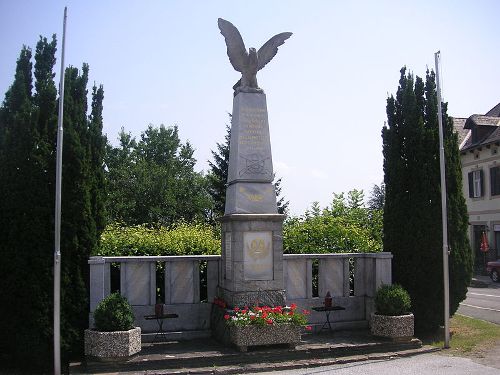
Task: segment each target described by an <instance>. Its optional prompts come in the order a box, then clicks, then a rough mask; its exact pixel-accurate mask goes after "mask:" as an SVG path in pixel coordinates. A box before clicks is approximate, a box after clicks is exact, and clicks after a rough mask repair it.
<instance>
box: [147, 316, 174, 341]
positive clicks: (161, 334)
mask: <svg viewBox="0 0 500 375" xmlns="http://www.w3.org/2000/svg"><path fill="white" fill-rule="evenodd" d="M178 317H179V315H177V314H161V315H156V314H153V315H144V319H146V320H154V319H156V321H157V322H158V331H157V332H156V335H155V337H154V338H153V341H152V342H153V343H154V342H155V341H156V339H157V338H159V337H163V339H164V340H165V339H166V338H167V335H166V331H165V330H164V329H163V321H164V320H165V319H173V318H178Z"/></svg>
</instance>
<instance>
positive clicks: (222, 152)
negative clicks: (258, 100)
mask: <svg viewBox="0 0 500 375" xmlns="http://www.w3.org/2000/svg"><path fill="white" fill-rule="evenodd" d="M229 116H230V117H231V115H229ZM230 139H231V128H230V127H229V126H228V125H226V135H225V137H224V143H217V151H213V150H212V151H211V152H212V157H213V161H210V160H209V161H208V165H209V166H210V172H209V173H208V175H207V179H208V192H209V193H210V196H211V197H212V200H213V204H214V208H213V213H214V216H215V217H220V216H224V209H225V205H226V189H227V174H228V168H229V141H230Z"/></svg>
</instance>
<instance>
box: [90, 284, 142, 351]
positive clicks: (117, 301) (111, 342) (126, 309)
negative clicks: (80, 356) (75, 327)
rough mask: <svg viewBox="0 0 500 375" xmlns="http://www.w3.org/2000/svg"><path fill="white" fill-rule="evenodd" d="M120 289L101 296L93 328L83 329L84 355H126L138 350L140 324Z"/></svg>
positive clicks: (139, 345) (139, 347) (139, 344)
mask: <svg viewBox="0 0 500 375" xmlns="http://www.w3.org/2000/svg"><path fill="white" fill-rule="evenodd" d="M133 323H134V314H133V312H132V307H131V306H130V303H129V302H128V301H127V299H126V298H125V297H123V296H121V295H120V294H119V293H113V294H110V295H109V296H107V297H106V298H104V299H103V300H102V301H101V302H100V303H99V304H98V305H97V308H96V309H95V311H94V326H95V329H86V330H85V355H86V356H90V357H94V358H96V359H101V360H119V359H126V358H127V357H129V356H132V355H134V354H136V353H138V352H140V351H141V328H140V327H134V325H133Z"/></svg>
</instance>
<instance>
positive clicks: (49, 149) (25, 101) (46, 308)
mask: <svg viewBox="0 0 500 375" xmlns="http://www.w3.org/2000/svg"><path fill="white" fill-rule="evenodd" d="M55 53H56V38H55V36H53V37H52V40H51V41H48V40H47V38H42V37H40V40H39V42H38V43H37V46H36V53H35V66H34V71H33V66H32V63H31V57H32V55H31V50H30V49H29V48H26V47H23V49H22V51H21V54H20V57H19V59H18V61H17V66H16V74H15V78H14V82H13V84H12V86H11V87H10V88H9V90H8V91H7V93H6V95H5V99H4V101H3V104H2V106H1V107H0V165H2V168H0V212H2V214H1V215H0V238H2V241H0V255H1V256H2V262H0V274H1V275H2V285H1V287H0V305H2V306H3V308H2V309H0V332H2V337H4V338H6V339H4V340H0V361H1V362H2V364H5V365H7V366H9V365H10V366H14V367H18V368H29V369H33V370H36V371H39V372H43V371H45V370H47V369H49V368H50V367H51V366H52V358H53V332H52V322H53V320H52V318H53V310H52V301H53V292H52V290H53V252H54V194H55V191H54V186H55V154H56V152H55V151H56V132H57V115H56V110H57V100H56V96H57V90H56V87H55V84H54V73H53V68H54V64H55V61H56V59H55ZM33 74H34V77H35V82H34V87H35V93H34V94H32V89H33V80H32V75H33ZM66 74H67V75H66V87H67V89H66V96H65V116H64V127H65V140H64V148H63V160H64V162H63V193H62V237H61V250H62V269H61V271H62V274H61V347H62V355H63V366H64V363H67V361H68V359H69V358H70V356H71V355H72V354H76V353H78V354H80V352H81V351H82V348H83V344H82V341H83V340H82V336H83V330H84V328H86V327H87V325H88V323H87V320H88V302H87V294H88V293H87V289H86V287H85V284H86V283H87V282H88V264H87V261H88V256H89V254H90V252H91V251H92V250H93V247H94V246H95V244H96V242H97V238H98V237H99V235H100V230H102V227H103V226H104V224H103V223H102V217H103V212H102V210H101V209H100V208H99V207H100V206H102V203H100V204H99V203H97V199H103V198H102V191H101V190H100V189H101V186H102V179H101V183H100V182H99V181H100V180H99V160H100V168H101V170H100V173H101V175H102V174H103V172H104V171H103V166H102V158H103V155H102V152H103V151H102V149H103V147H104V146H103V142H101V143H99V140H100V139H102V133H101V130H102V98H103V93H102V87H101V88H99V89H96V90H95V92H94V95H93V110H92V114H91V116H90V117H89V118H87V116H86V111H87V102H86V101H87V90H86V85H87V74H88V67H87V66H86V65H84V68H83V74H82V75H79V73H78V70H77V69H75V68H68V70H67V73H66ZM91 156H92V157H91ZM91 194H92V195H93V196H94V197H96V201H95V202H94V201H91V199H90V196H91ZM99 197H101V198H99ZM92 203H95V205H92ZM94 217H96V218H97V219H94Z"/></svg>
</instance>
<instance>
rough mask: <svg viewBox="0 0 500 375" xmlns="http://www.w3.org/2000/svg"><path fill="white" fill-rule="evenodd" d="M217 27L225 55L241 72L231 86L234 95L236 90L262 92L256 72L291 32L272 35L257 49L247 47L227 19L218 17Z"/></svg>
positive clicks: (273, 54)
mask: <svg viewBox="0 0 500 375" xmlns="http://www.w3.org/2000/svg"><path fill="white" fill-rule="evenodd" d="M218 24H219V29H220V32H221V34H222V35H223V36H224V39H225V40H226V46H227V55H228V56H229V61H230V62H231V65H233V67H234V69H235V70H236V71H238V72H240V73H241V79H240V80H239V81H238V82H236V84H235V85H234V86H233V89H234V90H235V95H236V94H237V93H238V92H240V91H241V92H263V91H262V89H261V88H259V86H258V84H257V72H258V71H259V70H261V69H262V68H263V67H264V66H265V65H266V64H267V63H268V62H269V61H271V60H272V59H273V57H274V56H275V55H276V53H278V47H279V46H281V45H282V44H283V43H285V40H287V39H288V38H290V36H291V35H292V33H289V32H286V33H281V34H278V35H275V36H273V37H272V38H271V39H269V40H268V41H267V42H266V43H265V44H264V45H263V46H262V47H260V49H259V51H257V50H256V49H255V48H249V49H248V52H247V50H246V48H245V43H243V39H242V38H241V35H240V32H239V31H238V29H237V28H236V27H235V26H234V25H233V24H232V23H231V22H229V21H226V20H223V19H222V18H219V20H218Z"/></svg>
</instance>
